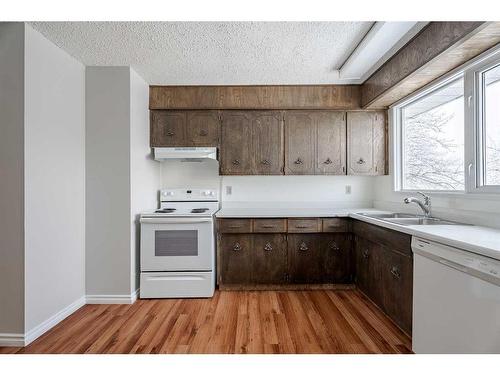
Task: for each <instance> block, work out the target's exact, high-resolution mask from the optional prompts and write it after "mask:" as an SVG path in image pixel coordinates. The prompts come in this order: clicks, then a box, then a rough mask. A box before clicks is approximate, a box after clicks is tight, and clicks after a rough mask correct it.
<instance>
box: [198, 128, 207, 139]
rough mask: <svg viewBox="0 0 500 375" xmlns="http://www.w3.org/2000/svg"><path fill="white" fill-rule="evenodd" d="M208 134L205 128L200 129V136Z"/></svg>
mask: <svg viewBox="0 0 500 375" xmlns="http://www.w3.org/2000/svg"><path fill="white" fill-rule="evenodd" d="M207 135H208V132H207V131H206V130H205V129H201V130H200V136H201V137H206V136H207Z"/></svg>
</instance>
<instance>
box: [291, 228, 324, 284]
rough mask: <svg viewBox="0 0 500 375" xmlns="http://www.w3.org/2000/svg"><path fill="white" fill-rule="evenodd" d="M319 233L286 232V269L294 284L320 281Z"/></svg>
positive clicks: (320, 248) (321, 266)
mask: <svg viewBox="0 0 500 375" xmlns="http://www.w3.org/2000/svg"><path fill="white" fill-rule="evenodd" d="M322 250H323V249H322V247H321V234H315V233H306V234H298V233H297V234H288V270H289V279H290V282H292V283H295V284H310V283H320V282H321V281H322V278H323V277H322V276H323V275H322V273H323V272H322V271H323V264H322V253H321V252H322Z"/></svg>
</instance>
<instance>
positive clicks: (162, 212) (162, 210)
mask: <svg viewBox="0 0 500 375" xmlns="http://www.w3.org/2000/svg"><path fill="white" fill-rule="evenodd" d="M175 211H176V209H175V208H162V209H161V210H156V211H155V212H156V213H158V214H169V213H172V212H175Z"/></svg>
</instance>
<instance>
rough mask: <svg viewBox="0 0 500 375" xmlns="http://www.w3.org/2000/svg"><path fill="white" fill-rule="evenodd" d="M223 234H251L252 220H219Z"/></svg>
mask: <svg viewBox="0 0 500 375" xmlns="http://www.w3.org/2000/svg"><path fill="white" fill-rule="evenodd" d="M219 231H220V232H221V233H251V232H252V220H250V219H221V220H219Z"/></svg>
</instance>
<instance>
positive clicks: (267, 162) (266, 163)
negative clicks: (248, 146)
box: [260, 159, 270, 165]
mask: <svg viewBox="0 0 500 375" xmlns="http://www.w3.org/2000/svg"><path fill="white" fill-rule="evenodd" d="M260 164H264V165H269V164H270V163H269V160H267V159H264V160H262V161H261V162H260Z"/></svg>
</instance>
